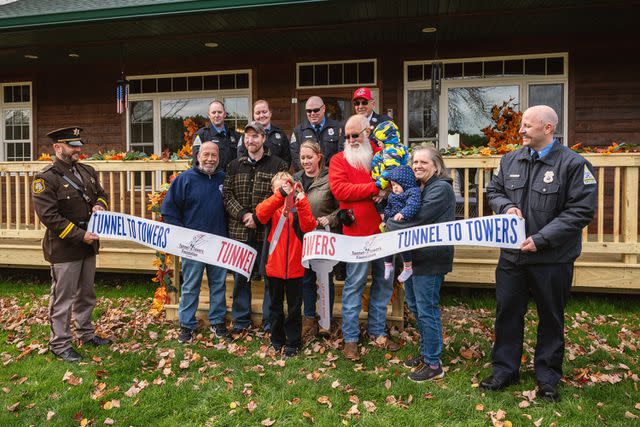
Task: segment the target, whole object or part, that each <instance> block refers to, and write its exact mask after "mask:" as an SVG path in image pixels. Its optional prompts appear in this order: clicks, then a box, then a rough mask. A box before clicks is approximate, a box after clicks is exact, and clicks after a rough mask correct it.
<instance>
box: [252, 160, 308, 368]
mask: <svg viewBox="0 0 640 427" xmlns="http://www.w3.org/2000/svg"><path fill="white" fill-rule="evenodd" d="M271 187H272V189H273V196H271V197H269V198H268V199H267V200H265V201H263V202H261V203H260V204H258V206H256V217H257V218H258V221H260V223H262V224H268V225H267V229H266V230H265V233H266V235H267V236H268V237H267V238H266V239H265V241H264V245H265V247H264V248H263V252H262V253H263V255H266V254H268V259H267V262H266V275H267V283H268V287H269V296H270V297H271V306H270V308H269V311H270V316H271V345H272V346H273V348H274V349H275V350H276V351H278V352H279V351H281V350H282V347H283V346H284V355H285V357H291V356H295V355H296V354H297V353H298V351H299V350H300V342H301V339H300V335H301V332H302V313H301V306H302V277H303V276H304V267H303V266H302V237H303V235H304V233H307V232H309V231H313V230H314V229H315V228H316V219H315V218H314V217H313V214H312V213H311V205H309V201H308V200H307V198H306V196H305V194H304V192H303V191H299V192H298V194H297V195H296V196H295V199H294V193H295V189H294V187H293V177H292V176H291V175H290V174H289V173H287V172H279V173H277V174H276V175H275V176H274V177H273V179H272V180H271ZM263 260H264V258H263ZM285 294H286V296H287V317H286V318H285V317H284V297H285Z"/></svg>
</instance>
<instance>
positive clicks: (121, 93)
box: [116, 80, 129, 114]
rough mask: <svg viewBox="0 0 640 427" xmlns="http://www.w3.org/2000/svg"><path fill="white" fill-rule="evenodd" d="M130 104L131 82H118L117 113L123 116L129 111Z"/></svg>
mask: <svg viewBox="0 0 640 427" xmlns="http://www.w3.org/2000/svg"><path fill="white" fill-rule="evenodd" d="M128 104H129V82H128V81H127V80H118V82H117V84H116V112H117V113H118V114H122V113H124V112H125V111H127V106H128Z"/></svg>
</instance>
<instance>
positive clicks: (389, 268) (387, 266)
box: [384, 262, 393, 280]
mask: <svg viewBox="0 0 640 427" xmlns="http://www.w3.org/2000/svg"><path fill="white" fill-rule="evenodd" d="M391 276H393V264H392V263H390V262H385V263H384V280H389V277H391Z"/></svg>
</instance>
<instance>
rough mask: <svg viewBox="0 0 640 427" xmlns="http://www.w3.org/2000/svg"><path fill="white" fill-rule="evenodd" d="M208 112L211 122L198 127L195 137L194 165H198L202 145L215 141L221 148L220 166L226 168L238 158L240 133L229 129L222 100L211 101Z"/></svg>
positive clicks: (193, 148) (193, 146)
mask: <svg viewBox="0 0 640 427" xmlns="http://www.w3.org/2000/svg"><path fill="white" fill-rule="evenodd" d="M207 114H208V115H209V120H210V123H209V124H208V125H207V126H205V127H203V128H200V129H198V131H197V132H196V134H195V136H194V137H193V145H192V154H193V155H192V157H193V163H194V167H195V166H197V165H198V151H199V150H200V145H202V143H203V142H206V141H213V142H215V143H216V144H217V145H218V148H219V150H220V165H219V166H218V167H219V168H220V169H221V170H225V168H226V167H227V165H228V164H229V162H231V160H233V159H235V158H236V152H237V147H238V141H239V140H240V134H239V133H238V132H236V130H235V129H229V128H228V127H227V125H226V124H225V123H224V119H225V118H226V117H227V112H226V111H225V109H224V104H223V103H222V101H217V100H214V101H211V103H210V104H209V110H208V112H207Z"/></svg>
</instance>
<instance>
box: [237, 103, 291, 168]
mask: <svg viewBox="0 0 640 427" xmlns="http://www.w3.org/2000/svg"><path fill="white" fill-rule="evenodd" d="M253 120H254V121H256V122H258V123H260V124H261V125H262V127H263V128H264V131H265V134H266V137H267V139H266V140H265V142H264V147H265V148H267V149H268V150H269V154H271V155H272V156H277V157H280V158H281V159H282V160H284V161H285V162H286V163H287V167H289V166H291V148H290V147H289V138H288V137H287V135H285V133H284V132H283V131H282V129H280V128H279V127H276V126H274V125H273V124H272V123H271V108H269V103H268V102H267V101H265V100H264V99H259V100H257V101H256V102H254V103H253ZM246 155H247V147H245V146H244V141H243V138H242V137H240V140H239V141H238V158H240V157H243V156H246Z"/></svg>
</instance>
